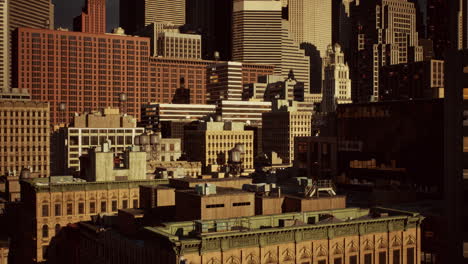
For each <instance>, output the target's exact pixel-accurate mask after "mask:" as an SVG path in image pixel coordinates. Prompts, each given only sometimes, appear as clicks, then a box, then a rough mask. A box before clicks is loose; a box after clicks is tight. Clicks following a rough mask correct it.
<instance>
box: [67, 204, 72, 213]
mask: <svg viewBox="0 0 468 264" xmlns="http://www.w3.org/2000/svg"><path fill="white" fill-rule="evenodd" d="M72 214H73V204H72V203H67V215H72Z"/></svg>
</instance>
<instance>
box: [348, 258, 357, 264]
mask: <svg viewBox="0 0 468 264" xmlns="http://www.w3.org/2000/svg"><path fill="white" fill-rule="evenodd" d="M349 264H357V256H350V257H349Z"/></svg>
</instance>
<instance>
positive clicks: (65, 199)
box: [19, 179, 167, 263]
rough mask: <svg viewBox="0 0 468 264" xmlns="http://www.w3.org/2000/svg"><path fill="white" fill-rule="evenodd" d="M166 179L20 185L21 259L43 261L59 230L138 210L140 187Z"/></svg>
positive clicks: (37, 181)
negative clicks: (107, 214) (126, 210)
mask: <svg viewBox="0 0 468 264" xmlns="http://www.w3.org/2000/svg"><path fill="white" fill-rule="evenodd" d="M162 183H167V180H143V181H114V182H76V181H72V180H71V179H61V180H60V181H59V182H55V183H54V182H49V179H47V180H46V179H44V180H42V179H35V180H28V181H23V182H22V183H21V194H22V201H23V203H24V205H23V208H22V217H23V218H22V220H21V221H20V222H21V223H20V226H21V227H22V228H23V229H22V234H19V236H20V237H21V238H22V243H21V245H19V246H20V248H21V249H22V251H21V252H22V256H21V259H22V261H23V262H20V263H29V262H30V261H31V260H33V259H34V260H35V261H37V262H41V261H44V260H46V254H47V247H48V246H49V244H50V243H51V241H53V238H54V235H56V234H58V233H59V232H60V230H61V228H62V227H65V226H66V225H67V224H70V223H76V222H80V221H88V220H91V217H92V216H95V215H97V214H106V213H110V214H112V213H115V212H117V210H118V209H122V208H124V209H125V208H138V207H139V195H140V193H139V185H142V184H144V185H158V184H162Z"/></svg>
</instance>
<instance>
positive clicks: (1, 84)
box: [0, 0, 11, 93]
mask: <svg viewBox="0 0 468 264" xmlns="http://www.w3.org/2000/svg"><path fill="white" fill-rule="evenodd" d="M9 9H10V0H1V1H0V57H1V58H2V63H1V64H0V93H4V92H9V90H10V81H11V80H10V50H9V46H10V27H9V21H8V13H9V12H8V10H9Z"/></svg>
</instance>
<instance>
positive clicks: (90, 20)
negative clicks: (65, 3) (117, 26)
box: [73, 0, 106, 34]
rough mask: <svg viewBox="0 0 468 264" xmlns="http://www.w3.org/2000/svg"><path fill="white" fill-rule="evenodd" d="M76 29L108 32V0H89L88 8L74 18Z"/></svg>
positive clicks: (90, 31)
mask: <svg viewBox="0 0 468 264" xmlns="http://www.w3.org/2000/svg"><path fill="white" fill-rule="evenodd" d="M73 27H74V29H75V31H81V32H86V33H97V34H104V33H106V0H87V1H86V8H85V10H84V11H83V12H82V13H81V15H79V16H77V17H75V19H74V20H73Z"/></svg>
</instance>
